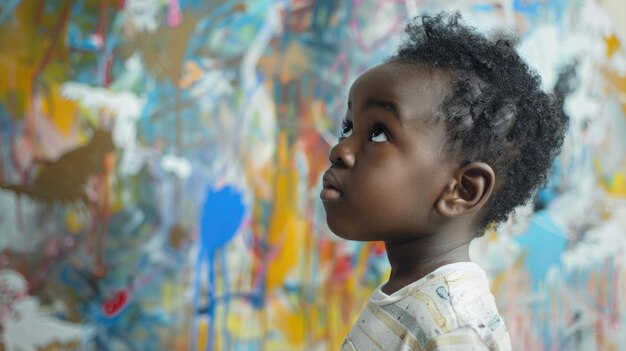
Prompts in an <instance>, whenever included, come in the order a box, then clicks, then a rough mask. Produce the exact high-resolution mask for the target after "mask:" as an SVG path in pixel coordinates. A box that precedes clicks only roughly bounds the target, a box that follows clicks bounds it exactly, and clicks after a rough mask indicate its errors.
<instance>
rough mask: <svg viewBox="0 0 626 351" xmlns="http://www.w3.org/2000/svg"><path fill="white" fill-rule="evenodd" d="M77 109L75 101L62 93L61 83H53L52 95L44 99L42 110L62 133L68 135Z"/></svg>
mask: <svg viewBox="0 0 626 351" xmlns="http://www.w3.org/2000/svg"><path fill="white" fill-rule="evenodd" d="M77 110H78V106H77V105H76V103H75V102H74V101H70V100H67V99H65V98H64V97H63V96H62V95H61V89H60V86H59V84H56V83H53V84H51V87H50V96H49V99H44V100H43V104H42V111H43V113H44V114H45V115H47V116H48V117H49V118H50V120H51V121H52V123H53V124H54V125H55V126H56V127H57V129H58V130H59V131H60V132H61V133H63V134H65V135H67V134H68V133H69V132H70V130H71V128H72V125H73V124H74V117H75V115H76V111H77Z"/></svg>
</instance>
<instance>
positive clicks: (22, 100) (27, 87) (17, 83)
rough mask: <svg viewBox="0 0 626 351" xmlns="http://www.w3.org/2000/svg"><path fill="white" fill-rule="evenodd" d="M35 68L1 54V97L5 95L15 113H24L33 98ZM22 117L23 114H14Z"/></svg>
mask: <svg viewBox="0 0 626 351" xmlns="http://www.w3.org/2000/svg"><path fill="white" fill-rule="evenodd" d="M34 73H35V69H34V68H33V67H30V66H26V65H23V64H20V63H19V62H17V61H16V60H13V59H12V58H7V57H3V56H0V99H2V97H5V99H7V100H10V101H6V104H7V106H8V108H9V109H12V110H14V111H11V112H12V113H14V114H17V113H24V112H26V111H27V109H28V105H29V104H28V102H29V101H31V99H32V94H31V93H32V84H31V83H32V80H33V79H32V78H33V74H34ZM11 104H15V105H13V106H12V105H11ZM14 117H21V116H14Z"/></svg>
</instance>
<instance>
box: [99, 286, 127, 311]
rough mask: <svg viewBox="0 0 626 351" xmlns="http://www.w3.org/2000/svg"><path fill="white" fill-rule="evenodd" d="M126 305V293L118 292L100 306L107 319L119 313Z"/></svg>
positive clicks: (123, 291) (124, 291)
mask: <svg viewBox="0 0 626 351" xmlns="http://www.w3.org/2000/svg"><path fill="white" fill-rule="evenodd" d="M127 303H128V292H127V291H126V290H120V291H118V292H117V293H116V294H115V295H114V296H113V297H112V298H110V299H108V300H105V301H104V303H103V304H102V311H103V312H104V315H105V316H107V317H112V316H114V315H116V314H117V313H118V312H119V311H121V310H122V309H123V308H124V307H125V306H126V304H127Z"/></svg>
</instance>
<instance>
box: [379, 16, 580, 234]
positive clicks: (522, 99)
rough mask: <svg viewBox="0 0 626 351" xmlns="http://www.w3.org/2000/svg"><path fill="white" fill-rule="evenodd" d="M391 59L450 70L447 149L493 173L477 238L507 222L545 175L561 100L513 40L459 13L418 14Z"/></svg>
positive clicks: (557, 144)
mask: <svg viewBox="0 0 626 351" xmlns="http://www.w3.org/2000/svg"><path fill="white" fill-rule="evenodd" d="M405 30H406V33H407V34H408V39H406V40H405V41H404V42H403V43H402V44H401V45H400V47H399V48H398V51H397V53H396V54H395V55H393V56H391V57H390V58H389V59H388V60H387V61H388V62H399V63H418V64H426V65H429V66H432V67H435V68H441V69H443V70H446V71H451V72H452V80H451V87H450V90H449V93H448V96H447V97H446V98H444V100H443V102H442V105H441V112H442V116H443V118H445V121H444V123H445V128H446V131H447V135H448V145H449V146H448V147H449V150H447V151H449V152H451V153H452V155H454V156H455V157H458V158H459V162H460V163H469V162H473V161H482V162H485V163H487V164H489V165H490V166H491V167H492V168H493V169H494V172H495V174H496V179H498V180H497V183H496V190H495V191H494V193H493V195H492V197H491V199H490V200H489V202H488V205H487V206H488V211H487V213H486V214H485V215H484V217H483V218H482V219H481V221H480V223H479V230H478V231H477V235H478V236H480V235H482V233H483V232H484V229H485V228H486V227H488V226H489V225H491V224H496V223H499V222H502V221H504V220H506V219H507V217H508V215H509V213H511V212H512V211H513V210H514V209H515V208H516V207H517V206H519V205H522V204H524V203H526V202H527V201H528V200H529V199H530V198H531V197H532V196H533V194H534V193H535V190H536V189H537V188H538V187H539V186H541V185H542V184H543V183H544V182H545V181H546V178H547V173H548V171H549V169H550V167H551V165H552V162H553V160H554V158H555V156H556V155H557V154H558V152H559V151H560V148H561V145H562V144H563V138H564V134H565V131H566V129H567V124H568V120H567V118H566V117H565V116H564V115H563V114H562V113H561V108H560V102H559V100H558V99H556V98H555V97H554V96H553V95H552V94H548V93H545V92H544V91H542V89H541V78H540V77H539V75H538V74H537V73H536V72H535V71H533V70H532V69H531V68H530V67H529V66H528V65H527V64H526V63H525V62H524V60H523V59H522V58H521V57H520V55H519V54H518V53H517V52H516V51H515V48H514V47H515V44H516V42H517V40H516V38H515V37H514V36H512V35H507V34H503V33H500V34H498V35H497V37H496V38H493V39H492V38H488V37H487V36H485V35H483V34H481V33H479V32H478V31H477V30H476V29H475V28H473V27H470V26H468V25H466V24H465V23H463V21H462V17H461V15H460V14H459V13H458V12H454V13H449V12H442V13H439V14H437V15H435V16H418V17H416V18H414V19H413V20H412V21H411V22H410V23H409V24H408V25H407V26H406V29H405Z"/></svg>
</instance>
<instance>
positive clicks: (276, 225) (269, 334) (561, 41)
mask: <svg viewBox="0 0 626 351" xmlns="http://www.w3.org/2000/svg"><path fill="white" fill-rule="evenodd" d="M459 6H461V4H460V2H452V1H444V0H439V1H422V0H407V1H399V0H396V1H382V0H378V1H377V0H353V1H347V0H344V1H339V0H318V1H313V0H308V1H307V0H291V1H288V0H275V1H270V0H259V1H229V0H222V1H200V0H126V1H124V0H50V1H38V0H21V1H20V0H5V1H2V2H1V3H0V325H1V340H2V342H1V344H0V349H2V348H3V349H4V350H24V351H29V350H70V349H86V350H115V351H117V350H197V349H213V350H268V351H269V350H334V349H337V348H338V346H339V345H340V343H341V340H342V338H343V336H344V335H345V333H346V332H347V331H348V330H349V328H350V326H351V324H352V322H353V320H354V318H355V317H356V316H357V315H358V313H359V312H360V309H361V308H362V307H363V305H364V303H365V301H366V299H367V297H368V296H369V293H370V291H371V290H372V289H373V288H374V287H376V286H377V285H378V284H379V283H380V282H381V281H382V279H384V277H385V276H386V274H387V273H388V268H387V265H386V260H385V256H384V248H383V247H382V246H381V244H379V243H373V244H364V243H356V242H345V241H342V240H339V239H337V238H336V237H334V236H333V235H332V234H331V233H330V232H329V230H328V228H327V227H326V225H325V220H324V214H323V211H322V208H321V204H320V202H319V200H318V192H319V189H320V176H321V173H322V171H323V170H324V169H325V168H326V167H327V153H328V150H329V148H330V146H331V145H333V144H334V143H335V141H336V138H337V136H336V135H337V131H338V128H339V122H340V120H341V118H342V116H343V113H344V108H345V103H346V95H347V90H348V88H349V85H350V83H351V82H352V81H353V79H354V78H355V77H356V76H357V75H358V74H359V73H360V72H362V71H363V70H364V69H366V68H367V67H370V66H372V65H374V64H376V63H379V62H380V61H381V60H383V59H384V58H385V57H386V56H388V55H389V54H390V53H391V52H392V50H393V47H394V45H395V44H396V43H397V42H398V41H399V40H400V38H401V34H402V26H403V23H404V22H405V21H406V20H407V19H408V18H410V17H411V16H413V15H417V14H420V13H423V12H424V11H437V10H441V9H460V10H461V11H462V12H463V13H464V14H465V17H466V18H467V20H468V22H470V23H473V24H474V25H476V26H478V27H479V28H481V29H483V30H492V29H497V28H505V29H509V30H516V31H517V32H518V33H519V35H520V37H521V43H520V47H521V50H522V51H523V53H524V55H525V56H526V57H527V58H528V60H529V62H530V63H531V65H532V66H533V67H535V68H536V69H537V70H538V71H539V72H540V73H541V74H542V75H543V77H544V83H545V88H546V89H547V90H551V91H555V92H556V93H557V94H559V95H560V96H562V97H564V99H565V100H564V101H565V102H564V111H565V112H566V113H567V114H568V115H569V117H570V118H571V128H570V132H569V135H568V138H567V140H566V143H565V146H564V150H563V154H562V156H561V157H560V158H559V159H558V160H557V162H556V163H555V165H554V173H553V176H552V178H551V181H550V183H549V184H548V185H547V187H546V188H545V189H544V190H542V191H541V192H540V194H539V196H538V200H537V203H535V204H532V205H529V206H527V207H525V208H523V209H520V210H519V211H518V212H517V213H516V216H515V217H514V218H513V219H512V220H511V221H510V222H509V223H507V224H506V225H504V226H502V227H501V228H500V229H499V230H498V231H497V232H490V233H488V234H487V235H486V236H485V237H484V238H482V239H481V240H480V241H477V242H476V243H475V245H474V246H473V248H472V249H473V251H472V256H473V258H474V259H475V260H476V261H478V262H479V263H480V264H482V265H483V267H484V268H485V269H486V270H487V271H488V273H489V274H490V275H491V277H492V281H493V286H492V288H493V291H494V293H495V294H496V296H497V300H498V304H499V306H500V309H501V312H502V314H503V315H504V317H505V319H506V321H507V323H508V326H509V329H510V332H511V337H512V339H513V343H514V346H515V349H519V350H626V262H625V257H624V254H625V249H626V206H625V204H626V141H625V140H626V138H625V136H626V48H625V45H626V44H625V43H626V3H624V2H623V1H622V0H603V1H596V2H594V1H591V0H579V1H567V0H548V1H538V0H537V1H534V0H531V1H522V0H512V1H464V2H462V7H459Z"/></svg>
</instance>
